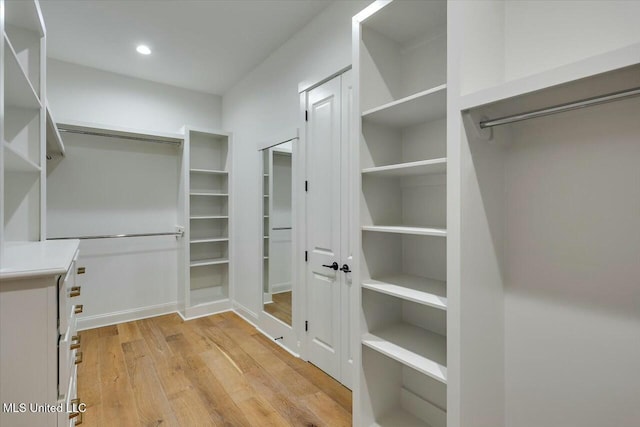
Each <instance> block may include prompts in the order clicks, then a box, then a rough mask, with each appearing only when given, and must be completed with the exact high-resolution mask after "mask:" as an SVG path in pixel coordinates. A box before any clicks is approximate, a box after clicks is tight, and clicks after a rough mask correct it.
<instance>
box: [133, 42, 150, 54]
mask: <svg viewBox="0 0 640 427" xmlns="http://www.w3.org/2000/svg"><path fill="white" fill-rule="evenodd" d="M136 50H137V51H138V53H141V54H143V55H151V49H149V46H147V45H145V44H141V45H138V47H136Z"/></svg>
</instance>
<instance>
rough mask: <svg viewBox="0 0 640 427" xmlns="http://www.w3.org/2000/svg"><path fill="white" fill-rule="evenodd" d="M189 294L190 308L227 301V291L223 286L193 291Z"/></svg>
mask: <svg viewBox="0 0 640 427" xmlns="http://www.w3.org/2000/svg"><path fill="white" fill-rule="evenodd" d="M189 294H190V295H189V299H190V306H194V305H199V304H206V303H210V302H215V301H221V300H225V299H227V296H226V295H225V289H224V288H223V287H222V286H212V287H209V288H200V289H191V291H190V292H189Z"/></svg>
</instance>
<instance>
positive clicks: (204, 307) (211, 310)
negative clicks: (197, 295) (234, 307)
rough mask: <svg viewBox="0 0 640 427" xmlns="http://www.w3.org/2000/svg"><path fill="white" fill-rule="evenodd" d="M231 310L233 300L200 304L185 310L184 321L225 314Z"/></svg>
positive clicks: (226, 299)
mask: <svg viewBox="0 0 640 427" xmlns="http://www.w3.org/2000/svg"><path fill="white" fill-rule="evenodd" d="M229 310H231V300H229V299H228V298H225V299H223V300H220V301H211V302H207V303H203V304H198V305H195V306H193V307H187V308H185V310H184V316H182V315H181V317H182V318H183V319H184V320H192V319H197V318H198V317H204V316H211V315H213V314H218V313H224V312H225V311H229Z"/></svg>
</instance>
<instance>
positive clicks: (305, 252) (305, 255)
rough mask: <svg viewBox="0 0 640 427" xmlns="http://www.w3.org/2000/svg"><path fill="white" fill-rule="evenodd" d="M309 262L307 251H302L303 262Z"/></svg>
mask: <svg viewBox="0 0 640 427" xmlns="http://www.w3.org/2000/svg"><path fill="white" fill-rule="evenodd" d="M308 261H309V251H304V262H308Z"/></svg>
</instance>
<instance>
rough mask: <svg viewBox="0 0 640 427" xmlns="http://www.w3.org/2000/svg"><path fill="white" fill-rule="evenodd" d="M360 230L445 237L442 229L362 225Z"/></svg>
mask: <svg viewBox="0 0 640 427" xmlns="http://www.w3.org/2000/svg"><path fill="white" fill-rule="evenodd" d="M362 230H363V231H374V232H378V233H396V234H413V235H417V236H436V237H446V236H447V230H446V229H444V228H430V227H407V226H404V225H363V226H362Z"/></svg>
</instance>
